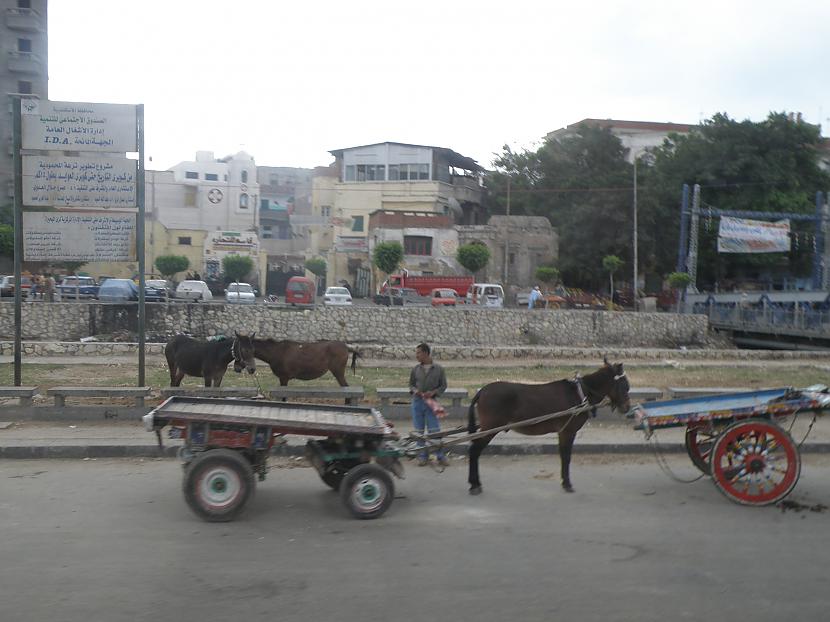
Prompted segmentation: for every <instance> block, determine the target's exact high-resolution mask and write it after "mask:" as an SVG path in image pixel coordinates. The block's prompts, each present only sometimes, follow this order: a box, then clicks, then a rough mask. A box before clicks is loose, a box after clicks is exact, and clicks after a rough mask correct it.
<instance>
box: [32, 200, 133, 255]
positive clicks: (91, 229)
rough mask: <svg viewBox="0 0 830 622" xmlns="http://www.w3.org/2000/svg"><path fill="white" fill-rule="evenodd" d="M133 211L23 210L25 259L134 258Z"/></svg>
mask: <svg viewBox="0 0 830 622" xmlns="http://www.w3.org/2000/svg"><path fill="white" fill-rule="evenodd" d="M135 218H136V217H135V215H134V214H101V213H94V214H72V213H66V212H24V213H23V260H24V261H83V262H89V261H135V259H136V241H135V232H136V228H135Z"/></svg>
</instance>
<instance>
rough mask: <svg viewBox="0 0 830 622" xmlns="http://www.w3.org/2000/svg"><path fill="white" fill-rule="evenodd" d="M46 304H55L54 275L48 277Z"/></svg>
mask: <svg viewBox="0 0 830 622" xmlns="http://www.w3.org/2000/svg"><path fill="white" fill-rule="evenodd" d="M45 287H46V302H55V279H54V277H53V276H52V274H51V273H50V274H47V275H46V284H45Z"/></svg>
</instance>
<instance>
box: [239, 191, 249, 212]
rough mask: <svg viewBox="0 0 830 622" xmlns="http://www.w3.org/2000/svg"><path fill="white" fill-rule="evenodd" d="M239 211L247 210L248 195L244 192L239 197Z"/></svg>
mask: <svg viewBox="0 0 830 622" xmlns="http://www.w3.org/2000/svg"><path fill="white" fill-rule="evenodd" d="M239 209H248V195H247V194H245V193H244V192H243V193H242V194H240V195H239Z"/></svg>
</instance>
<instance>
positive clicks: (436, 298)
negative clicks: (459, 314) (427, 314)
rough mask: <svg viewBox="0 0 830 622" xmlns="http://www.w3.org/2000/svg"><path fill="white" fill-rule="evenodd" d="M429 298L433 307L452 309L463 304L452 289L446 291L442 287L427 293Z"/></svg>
mask: <svg viewBox="0 0 830 622" xmlns="http://www.w3.org/2000/svg"><path fill="white" fill-rule="evenodd" d="M429 298H430V302H431V303H432V306H433V307H454V306H455V305H457V304H461V303H463V302H464V300H463V299H461V298H460V297H459V296H458V292H456V291H455V290H454V289H447V288H444V287H439V288H436V289H433V290H432V291H431V292H430V293H429Z"/></svg>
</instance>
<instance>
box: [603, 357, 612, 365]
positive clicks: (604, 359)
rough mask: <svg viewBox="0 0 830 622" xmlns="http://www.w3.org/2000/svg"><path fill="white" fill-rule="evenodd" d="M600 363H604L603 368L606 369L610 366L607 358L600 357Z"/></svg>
mask: <svg viewBox="0 0 830 622" xmlns="http://www.w3.org/2000/svg"><path fill="white" fill-rule="evenodd" d="M602 362H603V363H605V366H606V367H608V366H609V365H611V363H609V362H608V357H607V356H603V357H602Z"/></svg>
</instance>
